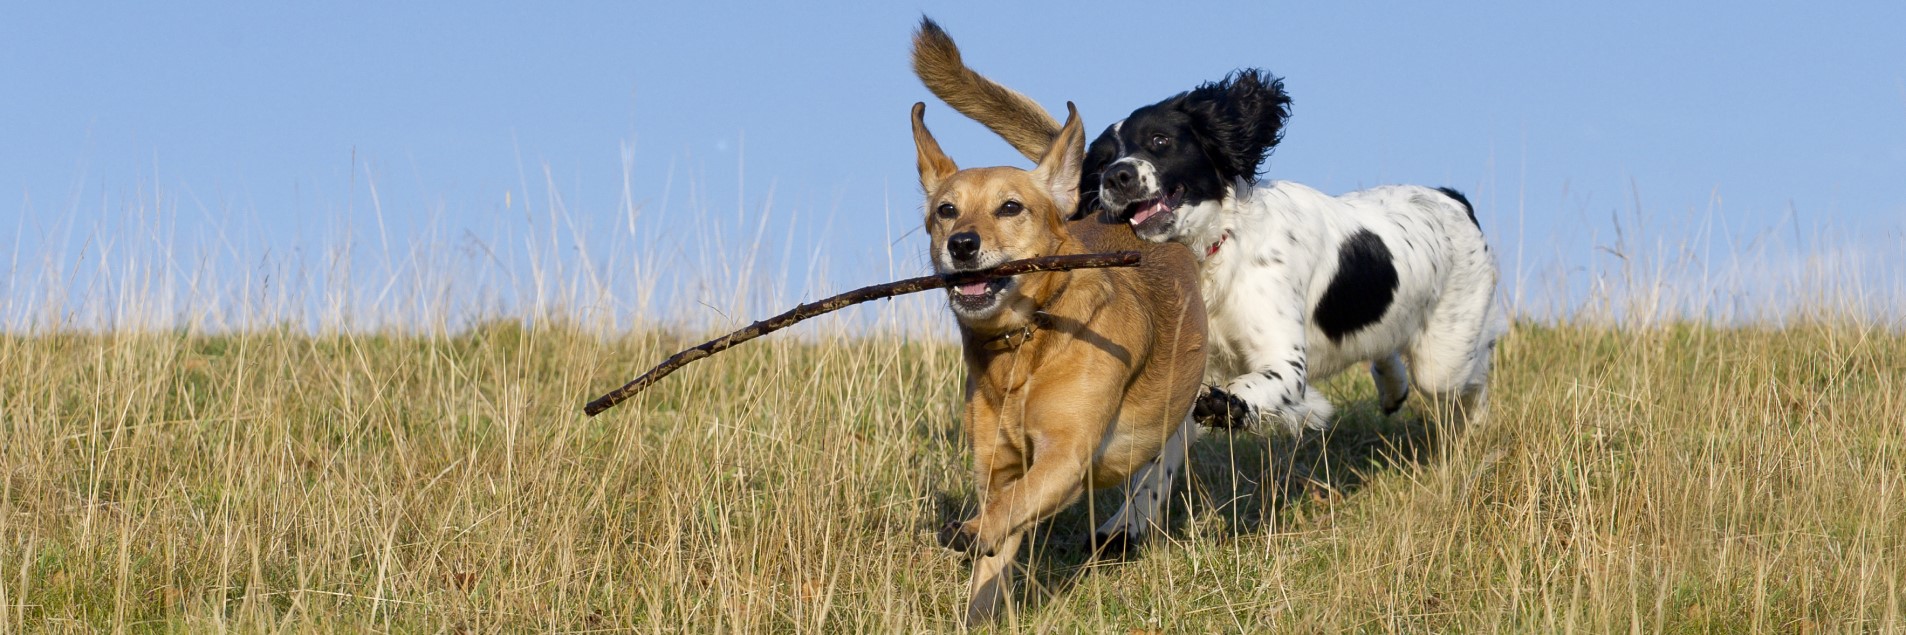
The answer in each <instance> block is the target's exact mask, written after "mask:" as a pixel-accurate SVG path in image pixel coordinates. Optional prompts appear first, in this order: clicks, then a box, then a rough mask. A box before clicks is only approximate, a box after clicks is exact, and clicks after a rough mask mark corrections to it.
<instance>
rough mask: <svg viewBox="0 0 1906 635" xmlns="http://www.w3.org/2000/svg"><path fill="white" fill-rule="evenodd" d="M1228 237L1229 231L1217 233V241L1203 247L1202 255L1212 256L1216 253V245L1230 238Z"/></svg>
mask: <svg viewBox="0 0 1906 635" xmlns="http://www.w3.org/2000/svg"><path fill="white" fill-rule="evenodd" d="M1230 239H1231V232H1225V233H1223V234H1219V235H1218V242H1215V243H1211V246H1210V247H1206V248H1204V257H1206V258H1210V257H1212V256H1216V255H1218V246H1219V245H1223V244H1224V241H1226V240H1230Z"/></svg>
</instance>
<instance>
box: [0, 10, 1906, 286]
mask: <svg viewBox="0 0 1906 635" xmlns="http://www.w3.org/2000/svg"><path fill="white" fill-rule="evenodd" d="M1030 4H1031V3H991V2H961V3H947V4H943V5H933V4H928V5H913V4H905V3H886V2H881V3H872V2H870V3H862V4H859V5H854V4H846V3H843V4H834V5H829V6H825V7H823V6H816V5H810V4H805V3H785V4H777V5H769V4H766V3H745V4H744V3H727V2H696V3H689V2H660V3H534V4H531V3H509V4H504V3H458V4H455V5H447V4H432V5H425V4H421V3H227V4H210V3H115V4H99V3H34V4H31V5H23V4H21V3H9V4H7V5H6V6H5V7H4V8H0V249H6V250H11V251H13V253H12V254H9V257H0V267H4V266H11V267H12V268H13V270H12V271H11V272H10V275H11V276H12V277H13V279H14V280H16V281H17V280H18V279H20V278H21V277H22V276H25V277H29V278H30V277H32V276H33V275H35V273H36V272H34V271H32V270H31V269H33V268H37V267H43V266H44V263H46V262H49V260H47V257H48V255H49V254H51V257H52V258H53V261H57V260H59V259H60V258H72V257H73V256H72V254H75V253H79V252H80V251H83V250H82V249H80V247H82V246H83V245H84V243H85V241H86V240H87V239H88V237H89V236H91V237H96V235H112V234H115V233H135V234H136V233H138V232H141V231H150V228H149V227H147V228H146V229H141V228H142V227H145V226H143V225H141V224H140V222H128V221H126V220H125V218H124V217H125V215H126V213H125V210H126V209H127V208H128V206H129V205H131V203H128V201H139V200H151V199H153V198H154V197H158V198H159V199H160V200H165V201H171V202H170V203H164V204H161V205H159V206H157V208H158V209H160V210H161V211H160V212H159V213H158V215H159V216H162V217H163V218H161V219H158V220H156V221H154V220H153V219H144V221H141V222H147V221H149V223H148V224H149V225H151V226H156V227H159V229H158V230H157V231H161V232H163V233H166V234H167V235H168V236H169V237H170V240H171V241H172V243H173V244H174V245H175V246H178V247H181V248H182V249H181V251H189V249H183V247H187V246H192V245H199V244H200V243H208V242H216V243H218V244H219V245H220V247H218V248H217V249H214V250H213V251H217V252H219V253H220V254H222V255H218V256H216V257H218V258H226V259H229V260H231V261H232V264H231V265H230V266H232V267H241V268H242V267H244V266H246V265H245V263H247V262H255V261H256V260H257V259H258V258H260V257H262V256H261V254H266V253H269V252H272V251H274V250H275V251H278V252H281V253H282V252H285V251H290V250H296V249H299V248H301V247H302V248H313V246H315V245H319V244H323V243H324V242H325V241H327V240H335V238H336V237H337V236H338V235H340V234H341V233H342V232H347V231H348V232H351V233H353V234H355V235H358V236H360V237H362V236H371V235H377V236H378V237H379V238H378V240H380V241H383V242H386V243H391V244H396V245H403V244H408V242H414V241H416V240H417V236H418V235H421V234H422V233H424V232H425V231H426V230H427V229H428V230H429V231H432V232H436V233H437V234H443V235H455V234H457V233H460V232H466V231H467V232H469V233H471V234H473V235H481V236H484V237H485V239H486V240H508V234H509V233H510V232H511V231H513V230H512V228H513V227H517V226H518V225H523V224H529V223H531V221H530V220H526V219H524V218H520V216H522V214H523V212H522V210H521V209H520V207H517V206H520V204H521V201H522V199H524V198H528V199H530V200H531V201H532V202H533V204H536V205H541V204H546V203H547V202H548V201H550V200H551V199H550V196H551V191H549V187H548V186H550V185H552V184H553V185H554V194H556V195H558V196H560V197H561V200H562V204H563V206H564V209H565V210H566V211H567V213H568V215H569V216H570V217H571V218H570V219H569V220H570V221H571V222H573V223H574V224H576V225H577V226H578V227H580V230H579V233H580V235H583V236H586V237H588V236H598V235H601V234H603V233H606V232H607V231H608V230H611V229H616V228H622V227H624V226H625V225H626V224H627V218H626V217H625V216H624V215H623V213H622V211H621V208H620V207H619V205H618V202H619V201H621V200H622V198H623V188H624V177H625V175H626V176H627V177H628V184H627V185H628V192H629V196H630V197H631V198H632V199H634V202H635V203H637V204H638V205H639V206H640V207H641V209H643V210H644V212H643V216H642V217H641V219H640V224H639V226H638V227H637V228H636V232H637V233H639V234H641V235H642V236H643V239H642V240H641V241H639V246H640V248H641V249H645V250H650V251H651V256H652V257H653V258H655V259H658V260H661V261H664V262H669V263H676V265H675V266H676V268H678V269H680V270H681V271H679V272H665V273H664V274H663V275H677V274H679V275H684V276H686V275H692V274H695V273H697V272H696V271H695V269H696V268H697V267H698V266H702V263H704V262H706V260H705V258H706V255H705V254H699V253H697V252H698V250H704V249H722V248H720V247H710V246H709V245H708V243H707V241H706V240H705V237H703V238H701V239H697V238H694V237H692V236H691V234H692V232H693V230H692V228H694V227H697V226H700V227H702V228H704V229H703V231H704V232H705V231H706V228H707V227H709V226H710V225H709V224H708V221H709V220H710V219H706V218H696V217H698V216H712V217H714V220H715V221H717V222H716V226H718V227H719V228H721V231H728V230H729V229H730V228H732V230H733V231H735V232H739V233H744V234H745V233H751V232H754V231H757V227H758V228H759V231H761V232H762V233H763V234H765V235H766V236H768V237H770V240H771V241H772V243H778V244H779V248H777V249H774V250H769V251H774V252H777V253H775V254H769V255H767V256H764V257H763V259H762V260H761V261H760V266H762V267H766V268H769V269H772V270H774V271H776V272H778V273H782V274H785V275H789V276H790V277H791V279H793V280H794V281H795V284H796V286H799V281H800V280H804V279H806V278H808V277H809V273H810V272H807V271H805V268H806V267H807V266H808V263H810V262H824V263H826V264H825V265H824V266H823V268H822V269H823V270H821V271H818V272H813V273H815V274H816V275H818V276H819V277H825V278H826V279H828V280H829V281H830V283H831V286H832V288H842V287H851V286H858V285H860V284H864V283H872V282H877V281H880V280H882V279H885V278H886V277H887V276H888V275H889V274H890V272H889V271H887V265H888V262H889V261H888V255H887V254H888V253H889V252H888V249H889V245H893V249H895V250H897V253H898V254H899V255H897V256H896V257H895V258H894V259H895V260H896V261H898V263H897V269H896V270H894V271H892V272H891V273H893V274H899V275H911V274H914V273H918V272H920V271H922V270H923V269H924V265H923V263H924V259H923V258H922V257H920V256H919V255H918V252H919V251H920V250H921V249H922V248H923V247H922V244H921V243H920V241H919V240H918V238H917V234H916V235H913V236H907V235H905V234H906V232H908V231H910V230H912V229H914V228H915V227H916V226H917V225H918V224H919V221H918V218H919V214H918V212H917V211H916V206H917V204H918V201H917V198H918V185H917V182H916V180H915V174H914V165H913V148H912V146H911V141H910V138H909V136H908V133H907V110H908V107H909V106H910V105H911V104H912V103H913V102H915V101H922V100H924V101H928V102H929V104H931V105H932V106H933V108H932V109H931V110H930V111H929V113H928V121H929V123H930V124H931V125H933V127H934V130H935V132H936V133H937V134H938V135H939V136H940V138H941V141H942V143H943V144H945V145H946V146H947V149H948V151H949V152H950V153H951V154H952V155H953V156H954V157H955V158H956V159H958V160H960V161H961V163H962V165H967V166H972V165H983V164H999V163H1009V164H1020V163H1023V161H1022V160H1021V159H1019V158H1018V157H1017V155H1015V154H1013V153H1011V152H1010V150H1009V149H1007V148H1006V146H1005V145H1004V144H1003V143H1002V142H1000V141H998V140H997V139H996V138H994V137H992V136H991V135H990V134H989V133H986V132H985V131H984V130H983V129H981V128H980V127H979V126H977V125H976V124H972V123H970V122H967V121H965V120H963V119H961V118H959V117H958V116H957V115H956V114H954V113H952V112H951V111H950V110H948V109H946V108H945V107H943V106H940V105H939V104H937V103H934V102H933V100H932V98H931V96H930V95H928V94H927V93H926V91H925V90H924V89H923V88H921V87H920V85H919V84H918V82H917V81H916V80H915V79H914V78H913V77H912V75H911V73H910V72H909V69H908V66H907V63H906V54H907V50H908V48H907V47H908V44H909V36H910V33H911V31H912V29H913V27H914V25H915V24H916V22H917V21H918V19H919V16H920V15H921V14H922V13H926V14H928V15H931V16H933V17H934V18H936V19H937V20H939V21H940V22H941V24H942V25H944V26H945V27H946V28H947V29H948V30H949V31H950V32H951V33H952V34H953V36H954V37H955V38H956V39H957V40H958V41H959V42H960V44H961V45H962V47H963V48H964V49H965V50H966V53H967V59H968V61H969V63H971V64H972V65H974V66H975V67H977V68H979V69H980V70H982V71H983V72H986V73H988V74H989V75H991V76H993V77H995V78H997V79H999V80H1001V81H1002V82H1004V83H1006V84H1008V85H1010V86H1013V87H1015V88H1018V89H1020V90H1022V91H1024V92H1026V93H1028V94H1030V95H1032V96H1033V97H1035V98H1037V99H1040V100H1042V101H1044V102H1045V103H1047V104H1048V105H1049V107H1051V108H1053V109H1059V108H1062V107H1063V103H1064V102H1065V101H1066V100H1071V101H1075V102H1077V103H1078V104H1079V107H1080V111H1081V113H1082V115H1083V116H1084V117H1085V119H1086V122H1087V125H1088V126H1090V127H1091V128H1092V129H1094V130H1097V129H1099V128H1102V127H1103V126H1105V125H1107V124H1109V123H1111V122H1112V121H1114V120H1116V119H1118V118H1119V117H1121V116H1123V115H1124V114H1125V113H1127V112H1129V111H1130V110H1131V109H1133V108H1136V107H1138V106H1141V105H1144V104H1148V103H1151V102H1153V101H1156V100H1158V99H1160V98H1163V97H1166V96H1169V95H1171V94H1173V93H1175V92H1178V91H1181V90H1185V89H1188V88H1190V87H1192V86H1194V85H1196V84H1197V83H1199V82H1201V81H1207V80H1211V79H1215V78H1218V77H1220V76H1222V75H1223V74H1224V73H1225V72H1227V71H1230V70H1232V69H1234V68H1238V67H1246V66H1256V67H1262V68H1265V69H1268V70H1270V71H1272V72H1274V73H1276V74H1279V75H1282V76H1284V77H1286V81H1287V88H1288V89H1289V90H1290V92H1291V94H1292V95H1293V97H1294V99H1295V107H1294V115H1293V117H1292V119H1291V122H1290V124H1289V127H1288V129H1287V130H1288V132H1287V136H1286V140H1285V142H1284V144H1283V146H1281V147H1280V148H1279V149H1278V150H1277V151H1276V153H1275V154H1274V156H1273V157H1272V160H1271V161H1270V162H1269V163H1268V164H1267V175H1268V176H1269V177H1271V178H1279V179H1290V180H1295V181H1299V182H1303V183H1306V184H1309V185H1312V186H1314V187H1318V188H1320V189H1323V190H1325V191H1328V192H1341V191H1345V190H1349V189H1354V188H1357V187H1363V186H1370V185H1377V184H1382V183H1393V182H1406V183H1423V184H1432V185H1450V186H1454V187H1457V188H1460V189H1463V190H1465V191H1467V192H1470V193H1471V195H1472V198H1474V199H1475V200H1476V202H1477V203H1478V207H1479V210H1478V212H1479V215H1480V216H1481V217H1482V219H1483V222H1484V228H1485V230H1486V231H1488V232H1489V233H1490V234H1491V236H1492V238H1493V239H1494V240H1496V241H1497V243H1498V244H1499V245H1500V246H1502V247H1503V249H1504V253H1505V261H1506V262H1505V264H1506V265H1508V266H1509V267H1510V268H1512V269H1519V270H1520V271H1516V272H1512V275H1517V276H1520V277H1521V278H1524V280H1523V282H1522V283H1523V284H1541V283H1542V281H1541V280H1536V281H1534V282H1533V283H1532V282H1530V281H1528V280H1527V279H1528V278H1540V277H1543V276H1557V275H1564V274H1565V273H1566V272H1567V271H1570V270H1582V269H1584V268H1588V267H1592V266H1596V265H1597V264H1598V262H1597V259H1600V258H1605V257H1606V256H1605V254H1606V252H1605V251H1598V250H1597V249H1596V247H1597V246H1602V247H1606V246H1608V245H1610V244H1612V241H1613V238H1612V235H1613V231H1614V226H1615V221H1614V220H1613V219H1614V218H1615V217H1616V216H1617V215H1625V216H1628V217H1631V221H1630V222H1631V224H1630V225H1628V226H1625V227H1624V231H1628V232H1631V233H1632V232H1634V231H1636V228H1635V227H1634V226H1633V225H1632V222H1634V221H1638V222H1640V223H1642V224H1643V225H1644V229H1645V228H1646V227H1647V226H1649V225H1652V226H1653V227H1654V228H1655V232H1657V233H1654V234H1651V235H1652V236H1654V237H1655V238H1656V239H1660V240H1665V241H1667V242H1670V243H1673V242H1676V241H1680V242H1681V243H1685V244H1695V245H1698V246H1700V247H1702V248H1708V247H1716V248H1720V249H1727V248H1730V247H1729V246H1730V245H1731V246H1732V248H1739V246H1740V244H1741V243H1742V242H1744V241H1747V240H1749V239H1753V238H1755V237H1757V236H1760V237H1765V236H1774V237H1779V238H1780V239H1782V240H1793V241H1795V242H1797V243H1809V242H1817V241H1818V239H1816V238H1815V237H1816V236H1822V235H1833V236H1844V237H1845V241H1844V244H1842V243H1841V242H1835V243H1834V244H1835V245H1836V247H1834V248H1840V247H1848V248H1856V249H1864V250H1868V251H1870V252H1872V253H1877V254H1886V256H1885V258H1886V260H1882V261H1877V262H1878V266H1882V267H1887V266H1890V267H1896V268H1898V267H1903V266H1906V265H1901V263H1900V260H1899V259H1898V258H1897V256H1896V255H1897V254H1898V253H1900V251H1901V250H1902V249H1903V248H1906V240H1902V238H1901V236H1902V234H1901V228H1902V227H1903V226H1906V37H1901V36H1900V34H1899V25H1901V24H1906V3H1899V2H1871V3H1847V4H1838V5H1831V6H1829V5H1818V4H1815V5H1813V6H1812V7H1810V8H1809V7H1802V6H1799V4H1798V3H1789V4H1771V3H1769V4H1764V5H1763V4H1761V3H1711V4H1701V5H1693V4H1684V3H1655V2H1617V3H1587V4H1583V3H1570V4H1556V3H1541V4H1515V5H1510V6H1483V5H1473V6H1435V7H1432V6H1428V5H1424V4H1408V5H1403V4H1390V3H1303V4H1298V3H1289V4H1285V3H1273V4H1248V5H1219V4H1208V3H1171V4H1170V5H1169V6H1170V7H1171V8H1170V9H1169V10H1166V9H1161V8H1160V7H1162V6H1164V5H1158V4H1150V5H1148V4H1142V3H1120V2H1108V3H1091V4H1077V5H1073V6H1065V7H1041V6H1028V5H1030ZM625 149H626V150H627V157H628V158H629V159H630V162H629V163H628V164H627V169H626V170H625V163H624V157H625V154H624V152H625ZM372 185H375V189H376V195H377V201H376V204H377V205H378V206H381V215H379V214H375V213H374V211H373V210H374V209H376V208H374V206H373V205H372V201H371V199H370V190H371V187H370V186H372ZM506 193H508V196H509V197H510V207H506V206H505V201H504V199H505V196H506ZM1637 203H1638V204H1639V206H1640V209H1641V210H1642V211H1643V213H1642V214H1640V215H1636V214H1635V210H1636V208H1637ZM168 206H170V207H168ZM764 210H765V211H766V212H767V213H768V215H767V217H766V221H765V222H762V223H759V224H757V221H758V220H759V219H760V218H761V215H762V214H763V213H764ZM1703 227H1708V228H1709V229H1708V230H1706V231H1705V232H1703V231H1702V229H1701V228H1703ZM1631 236H1632V234H1631ZM588 240H591V238H585V239H584V242H587V241H588ZM1836 240H1838V239H1836ZM407 241H408V242H407ZM895 241H898V242H895ZM739 244H741V245H744V246H745V245H747V244H751V243H749V242H748V241H740V243H739ZM732 248H745V247H730V249H732ZM23 254H24V256H23ZM22 260H24V261H25V262H24V263H22V262H21V261H22ZM9 263H12V264H9ZM1518 263H1520V264H1518ZM1599 264H1606V263H1599ZM1869 264H1872V263H1869ZM67 266H70V263H69V265H67ZM3 279H6V278H5V277H0V280H3ZM13 286H14V287H18V286H20V285H19V284H18V283H17V282H16V283H15V284H14V285H13ZM14 292H17V289H14V290H13V291H9V293H14ZM794 293H795V295H812V292H811V291H807V290H802V291H796V292H794Z"/></svg>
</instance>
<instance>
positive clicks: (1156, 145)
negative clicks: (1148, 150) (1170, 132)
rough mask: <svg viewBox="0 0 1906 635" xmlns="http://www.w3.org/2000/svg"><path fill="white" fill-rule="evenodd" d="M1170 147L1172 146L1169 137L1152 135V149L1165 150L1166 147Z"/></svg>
mask: <svg viewBox="0 0 1906 635" xmlns="http://www.w3.org/2000/svg"><path fill="white" fill-rule="evenodd" d="M1169 145H1171V137H1167V136H1165V135H1161V134H1155V135H1152V149H1153V150H1163V149H1165V146H1169Z"/></svg>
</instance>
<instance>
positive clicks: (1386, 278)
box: [1311, 229, 1397, 342]
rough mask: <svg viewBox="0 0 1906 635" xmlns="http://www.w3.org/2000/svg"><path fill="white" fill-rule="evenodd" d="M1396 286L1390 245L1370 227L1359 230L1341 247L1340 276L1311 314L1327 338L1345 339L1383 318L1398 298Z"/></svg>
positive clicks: (1332, 339)
mask: <svg viewBox="0 0 1906 635" xmlns="http://www.w3.org/2000/svg"><path fill="white" fill-rule="evenodd" d="M1396 285H1397V277H1396V263H1395V262H1393V261H1392V260H1391V258H1390V248H1389V246H1387V245H1384V244H1383V239H1382V238H1378V237H1377V235H1376V234H1373V233H1370V230H1368V229H1362V230H1358V231H1357V233H1355V234H1351V235H1350V238H1349V239H1347V240H1345V241H1343V245H1341V246H1339V247H1338V248H1337V276H1336V277H1335V278H1332V279H1331V281H1330V287H1329V288H1326V289H1324V297H1323V299H1322V300H1320V301H1318V302H1317V312H1316V313H1314V314H1313V315H1312V316H1311V317H1312V318H1313V319H1315V320H1316V321H1317V328H1319V329H1322V330H1323V332H1324V336H1325V337H1329V338H1330V341H1332V342H1341V341H1343V338H1344V336H1345V335H1349V334H1351V333H1355V332H1357V331H1359V330H1362V329H1363V328H1364V327H1367V326H1370V325H1371V324H1376V323H1377V321H1378V320H1381V319H1383V314H1384V312H1386V311H1389V310H1390V301H1391V300H1393V299H1395V297H1396Z"/></svg>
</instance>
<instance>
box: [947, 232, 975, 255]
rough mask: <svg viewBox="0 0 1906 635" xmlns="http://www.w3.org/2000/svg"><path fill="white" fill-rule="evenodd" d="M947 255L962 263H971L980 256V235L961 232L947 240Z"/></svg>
mask: <svg viewBox="0 0 1906 635" xmlns="http://www.w3.org/2000/svg"><path fill="white" fill-rule="evenodd" d="M946 253H947V255H950V256H953V259H954V260H956V261H960V262H970V261H972V260H973V258H974V257H975V256H978V255H979V233H978V232H960V233H957V234H954V235H952V236H950V237H948V238H947V239H946Z"/></svg>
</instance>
